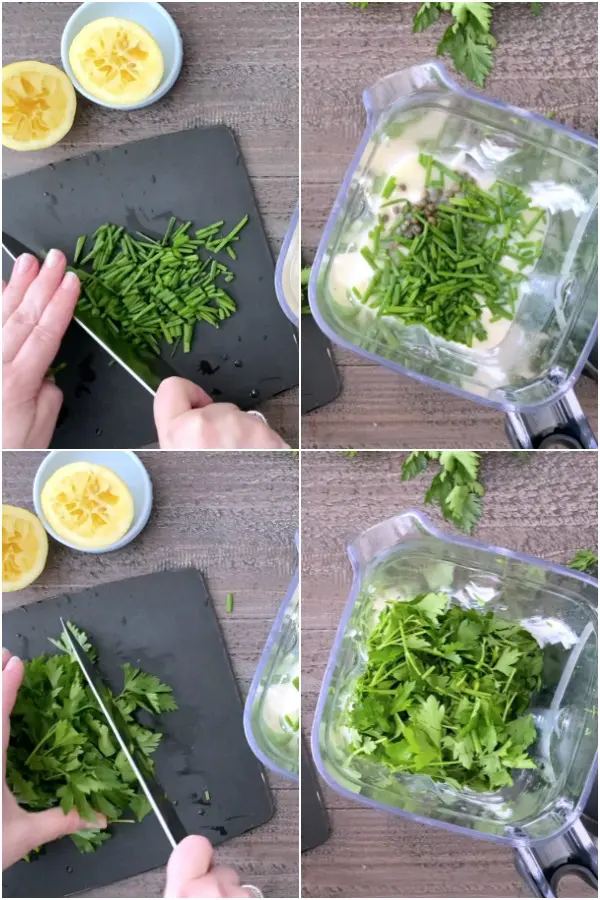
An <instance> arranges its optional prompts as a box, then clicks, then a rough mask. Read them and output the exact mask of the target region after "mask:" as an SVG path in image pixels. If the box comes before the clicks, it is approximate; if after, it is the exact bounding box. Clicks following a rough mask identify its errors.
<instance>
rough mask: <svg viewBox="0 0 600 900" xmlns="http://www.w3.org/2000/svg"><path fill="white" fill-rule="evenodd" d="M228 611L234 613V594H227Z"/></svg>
mask: <svg viewBox="0 0 600 900" xmlns="http://www.w3.org/2000/svg"><path fill="white" fill-rule="evenodd" d="M225 608H226V610H227V612H228V613H232V612H233V594H227V601H226V606H225Z"/></svg>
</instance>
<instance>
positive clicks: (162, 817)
mask: <svg viewBox="0 0 600 900" xmlns="http://www.w3.org/2000/svg"><path fill="white" fill-rule="evenodd" d="M60 624H61V625H62V628H63V632H64V634H65V636H66V638H67V641H68V642H69V646H70V648H71V650H72V651H73V655H74V656H75V659H76V660H77V662H78V663H79V667H80V669H81V671H82V672H83V675H84V677H85V680H86V681H87V683H88V685H89V686H90V690H91V692H92V694H93V695H94V697H95V698H96V700H97V702H98V705H99V706H100V709H101V710H102V712H103V713H104V717H105V719H106V721H107V723H108V726H109V728H110V730H111V731H112V733H113V734H114V736H115V738H116V739H117V742H118V744H119V746H120V748H121V750H122V751H123V753H124V754H125V757H126V759H127V762H128V763H129V765H130V766H131V768H132V770H133V773H134V775H135V777H136V778H137V780H138V782H139V784H140V787H141V788H142V790H143V792H144V794H145V795H146V798H147V800H148V803H149V804H150V806H151V807H152V811H153V813H154V815H155V816H156V818H157V819H158V821H159V824H160V827H161V828H162V830H163V831H164V833H165V835H166V837H167V840H168V841H169V843H170V844H171V847H173V848H174V847H176V846H177V844H178V843H179V842H180V841H182V840H183V839H184V837H187V831H186V830H185V828H184V827H183V825H182V823H181V820H180V819H179V816H178V815H177V813H176V812H175V808H174V807H173V806H172V804H171V803H169V800H168V799H167V796H166V794H165V792H164V790H163V788H162V787H161V786H160V784H159V783H158V781H157V780H156V778H155V776H154V774H153V772H152V770H151V769H150V767H149V766H148V763H147V761H146V759H145V758H144V756H143V754H142V753H141V752H140V750H138V749H137V747H136V745H135V743H134V742H133V741H129V742H128V741H127V740H126V739H125V736H126V734H127V725H126V723H125V722H123V721H122V716H121V713H120V712H119V709H118V707H117V706H116V704H114V703H110V700H108V698H109V697H110V694H109V692H108V690H107V688H106V686H105V685H104V683H103V682H102V679H101V678H100V676H99V675H98V673H97V671H96V668H95V666H94V664H93V662H92V661H91V659H90V658H89V656H88V655H87V653H86V652H85V650H84V649H83V647H82V646H81V644H80V643H79V641H78V640H77V638H76V637H75V636H74V635H73V633H72V632H71V629H70V628H69V627H68V625H67V624H66V623H65V622H64V620H63V618H62V616H61V619H60ZM107 700H108V702H107Z"/></svg>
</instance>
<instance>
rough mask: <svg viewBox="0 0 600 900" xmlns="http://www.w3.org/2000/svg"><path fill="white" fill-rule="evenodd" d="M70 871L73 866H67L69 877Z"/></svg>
mask: <svg viewBox="0 0 600 900" xmlns="http://www.w3.org/2000/svg"><path fill="white" fill-rule="evenodd" d="M72 871H73V866H67V872H68V873H69V875H70V874H71V872H72Z"/></svg>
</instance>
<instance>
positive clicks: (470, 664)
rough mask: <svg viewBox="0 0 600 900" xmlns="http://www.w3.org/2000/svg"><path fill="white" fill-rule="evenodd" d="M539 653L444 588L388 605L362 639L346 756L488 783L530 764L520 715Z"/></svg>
mask: <svg viewBox="0 0 600 900" xmlns="http://www.w3.org/2000/svg"><path fill="white" fill-rule="evenodd" d="M541 673H542V651H541V649H540V647H539V645H538V643H537V642H536V640H535V639H534V638H533V636H532V635H531V634H530V633H529V632H528V631H526V630H525V629H524V628H522V627H521V626H520V625H519V624H518V623H517V622H511V621H509V620H506V619H502V618H500V617H499V616H497V615H496V614H495V613H493V612H486V613H481V612H479V611H478V610H474V609H463V608H462V607H460V606H456V605H453V604H450V602H449V598H448V596H447V594H445V593H429V594H418V595H416V596H413V597H412V599H410V600H406V601H395V602H391V603H388V604H387V605H386V606H385V607H384V608H383V610H382V611H381V613H380V615H379V618H378V620H377V624H376V625H375V628H374V630H373V631H372V633H371V635H370V637H369V640H368V646H367V660H366V668H365V670H364V671H363V673H362V675H361V676H360V678H359V679H358V681H357V683H356V685H355V687H354V692H353V697H352V702H351V705H350V709H349V712H348V714H347V722H346V724H347V725H348V727H349V728H350V729H352V734H353V735H354V740H353V745H352V747H353V752H352V758H354V757H356V758H358V759H362V760H368V761H373V762H377V763H380V764H383V765H384V766H386V767H387V768H388V769H389V770H391V772H393V773H396V772H404V773H409V774H414V775H429V776H430V777H431V778H433V780H434V781H438V782H445V783H446V784H449V785H451V786H453V787H455V788H458V789H462V788H470V789H471V790H475V791H494V790H497V789H499V788H501V787H504V786H510V785H512V784H513V776H512V770H513V769H535V768H537V766H536V764H535V762H534V761H533V759H532V758H531V757H530V756H529V754H528V752H527V750H528V748H529V747H530V746H531V745H532V744H533V743H534V741H535V740H536V729H535V725H534V722H533V718H532V716H531V715H530V714H528V713H527V710H528V709H529V707H530V705H531V699H532V696H533V695H534V694H535V692H536V691H537V690H538V689H539V687H540V684H541Z"/></svg>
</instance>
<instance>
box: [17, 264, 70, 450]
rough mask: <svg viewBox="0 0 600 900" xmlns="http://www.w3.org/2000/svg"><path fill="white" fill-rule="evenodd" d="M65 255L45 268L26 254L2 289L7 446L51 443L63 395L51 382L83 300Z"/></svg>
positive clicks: (45, 265) (43, 446)
mask: <svg viewBox="0 0 600 900" xmlns="http://www.w3.org/2000/svg"><path fill="white" fill-rule="evenodd" d="M66 265H67V261H66V259H65V256H64V254H63V253H61V252H60V250H51V251H50V253H49V254H48V256H47V257H46V260H45V262H44V264H43V266H42V267H41V269H40V264H39V262H38V261H37V259H36V258H35V257H34V256H31V255H30V254H29V253H24V254H23V255H22V256H19V258H18V259H17V261H16V262H15V265H14V268H13V270H12V274H11V276H10V281H9V282H8V285H5V284H4V282H3V283H2V294H3V298H2V428H3V436H2V446H3V447H5V448H7V447H10V448H15V449H26V448H28V449H40V448H45V447H47V446H48V444H49V443H50V440H51V438H52V434H53V432H54V429H55V427H56V420H57V419H58V414H59V412H60V408H61V406H62V401H63V395H62V391H61V390H60V389H59V388H58V387H57V386H56V385H55V384H54V382H53V381H51V380H50V379H48V378H46V372H47V371H48V369H49V367H50V365H51V364H52V360H53V359H54V357H55V356H56V354H57V352H58V348H59V347H60V342H61V341H62V339H63V336H64V334H65V331H66V330H67V328H68V326H69V322H70V321H71V319H72V317H73V312H74V310H75V304H76V303H77V300H78V298H79V279H78V277H77V275H75V274H74V273H72V272H68V273H67V274H66V275H65V268H66Z"/></svg>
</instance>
